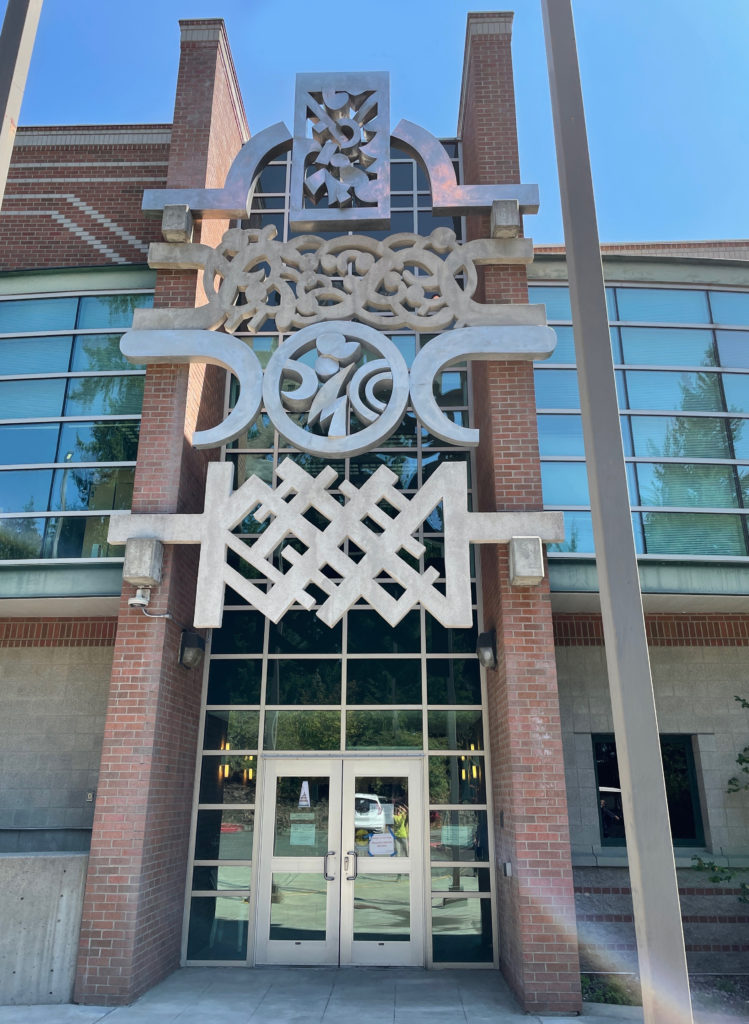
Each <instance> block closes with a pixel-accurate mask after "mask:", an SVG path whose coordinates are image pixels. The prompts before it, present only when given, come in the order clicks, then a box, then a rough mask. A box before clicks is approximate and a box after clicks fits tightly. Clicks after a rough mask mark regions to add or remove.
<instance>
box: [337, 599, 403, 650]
mask: <svg viewBox="0 0 749 1024" xmlns="http://www.w3.org/2000/svg"><path fill="white" fill-rule="evenodd" d="M323 628H324V629H327V628H328V627H327V626H324V627H323ZM348 649H349V654H380V653H383V654H384V653H390V654H418V652H419V651H420V649H421V628H420V621H419V613H418V612H409V613H408V614H407V615H405V616H404V617H403V618H402V619H401V621H400V622H399V623H398V624H397V626H388V624H387V623H386V622H385V621H384V619H383V618H382V617H381V616H380V615H379V613H378V612H375V611H365V610H361V611H359V610H358V609H356V608H352V609H351V611H350V612H349V614H348Z"/></svg>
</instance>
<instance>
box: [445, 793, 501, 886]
mask: <svg viewBox="0 0 749 1024" xmlns="http://www.w3.org/2000/svg"><path fill="white" fill-rule="evenodd" d="M435 813H436V812H435ZM490 890H491V883H490V876H489V868H474V867H470V868H458V867H437V868H432V892H490Z"/></svg>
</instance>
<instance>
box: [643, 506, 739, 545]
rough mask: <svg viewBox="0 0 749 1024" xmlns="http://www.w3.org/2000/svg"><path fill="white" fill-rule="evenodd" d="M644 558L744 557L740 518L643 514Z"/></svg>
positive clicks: (670, 513)
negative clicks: (671, 556) (665, 556)
mask: <svg viewBox="0 0 749 1024" xmlns="http://www.w3.org/2000/svg"><path fill="white" fill-rule="evenodd" d="M642 526H643V531H644V536H645V547H646V551H647V552H648V554H657V555H694V554H695V552H699V553H700V554H702V555H745V554H746V553H747V552H746V544H745V541H744V531H743V529H742V526H741V517H740V516H732V515H721V514H719V513H716V514H714V515H711V514H710V513H706V512H702V513H698V512H643V513H642Z"/></svg>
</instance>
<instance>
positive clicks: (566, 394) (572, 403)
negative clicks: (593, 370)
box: [533, 370, 580, 409]
mask: <svg viewBox="0 0 749 1024" xmlns="http://www.w3.org/2000/svg"><path fill="white" fill-rule="evenodd" d="M533 377H534V380H535V382H536V406H537V407H538V408H539V409H579V408H580V393H579V391H578V389H577V373H576V372H575V371H574V370H536V371H535V372H534V374H533Z"/></svg>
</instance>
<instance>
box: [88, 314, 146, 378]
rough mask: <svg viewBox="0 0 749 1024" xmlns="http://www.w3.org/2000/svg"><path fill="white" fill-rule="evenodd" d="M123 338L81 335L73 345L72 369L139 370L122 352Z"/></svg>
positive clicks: (106, 335) (117, 335)
mask: <svg viewBox="0 0 749 1024" xmlns="http://www.w3.org/2000/svg"><path fill="white" fill-rule="evenodd" d="M83 301H84V302H85V301H86V300H85V299H84V300H83ZM121 337H122V335H120V334H81V335H79V336H78V337H77V338H76V339H75V344H74V345H73V362H72V364H71V367H70V369H71V370H81V371H84V370H137V369H138V366H137V365H136V364H135V363H131V362H130V360H129V359H126V358H125V357H124V356H123V354H122V352H120V338H121ZM140 365H141V366H142V365H143V364H140Z"/></svg>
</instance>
